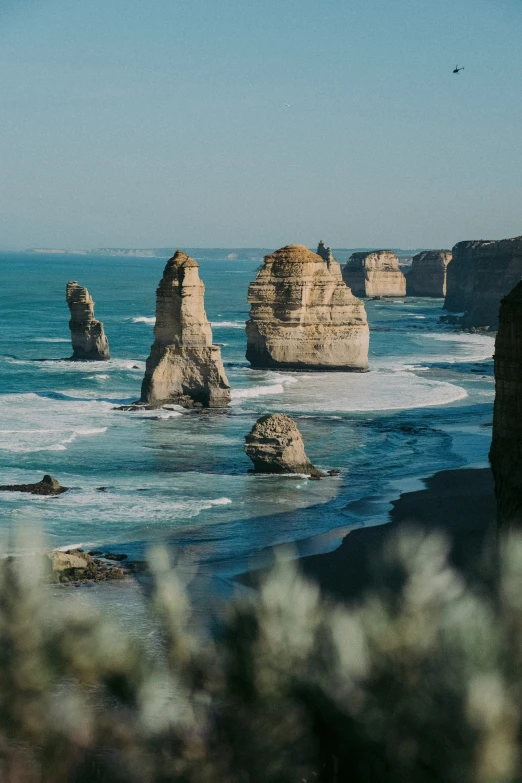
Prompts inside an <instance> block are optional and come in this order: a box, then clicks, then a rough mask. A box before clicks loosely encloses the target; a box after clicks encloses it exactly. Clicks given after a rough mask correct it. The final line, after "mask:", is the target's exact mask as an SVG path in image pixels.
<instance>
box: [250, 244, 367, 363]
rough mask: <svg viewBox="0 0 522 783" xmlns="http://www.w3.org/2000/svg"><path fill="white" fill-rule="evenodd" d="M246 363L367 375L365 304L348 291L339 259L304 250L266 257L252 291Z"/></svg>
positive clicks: (284, 250)
mask: <svg viewBox="0 0 522 783" xmlns="http://www.w3.org/2000/svg"><path fill="white" fill-rule="evenodd" d="M248 302H249V303H250V306H251V309H250V319H249V321H248V322H247V325H246V333H247V352H246V358H247V359H248V361H249V362H250V364H251V365H252V367H257V368H286V369H299V370H345V371H354V372H364V371H366V370H367V369H368V342H369V332H368V323H367V320H366V312H365V309H364V305H363V303H362V302H361V301H360V300H359V299H357V298H356V297H355V296H353V294H352V292H351V291H350V290H349V289H348V288H346V286H345V284H344V283H343V280H342V276H341V268H340V266H339V264H338V262H337V261H335V259H333V256H332V260H330V262H329V263H328V262H327V261H326V260H325V259H324V258H321V256H319V255H317V254H316V253H312V251H311V250H308V248H306V247H305V246H304V245H287V246H286V247H283V248H281V249H280V250H277V251H276V252H275V253H271V254H270V255H268V256H265V261H264V264H263V266H262V267H261V269H260V270H259V272H258V274H257V277H256V279H255V281H254V282H253V283H251V284H250V287H249V289H248Z"/></svg>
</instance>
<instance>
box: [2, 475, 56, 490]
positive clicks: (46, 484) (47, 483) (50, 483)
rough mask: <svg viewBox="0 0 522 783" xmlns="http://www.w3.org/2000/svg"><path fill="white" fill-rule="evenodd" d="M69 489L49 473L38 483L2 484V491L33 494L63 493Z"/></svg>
mask: <svg viewBox="0 0 522 783" xmlns="http://www.w3.org/2000/svg"><path fill="white" fill-rule="evenodd" d="M67 490H68V487H62V486H60V483H59V482H58V481H57V480H56V479H55V478H53V477H52V476H49V474H48V473H46V474H45V476H44V477H43V479H42V480H41V481H37V482H36V484H4V485H3V486H0V492H30V493H31V494H33V495H61V494H62V492H67Z"/></svg>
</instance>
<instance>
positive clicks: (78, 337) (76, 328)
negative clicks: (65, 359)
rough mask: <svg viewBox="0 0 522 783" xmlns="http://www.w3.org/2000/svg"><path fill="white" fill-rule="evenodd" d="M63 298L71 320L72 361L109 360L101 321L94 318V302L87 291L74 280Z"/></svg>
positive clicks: (68, 285)
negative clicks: (65, 300) (67, 306)
mask: <svg viewBox="0 0 522 783" xmlns="http://www.w3.org/2000/svg"><path fill="white" fill-rule="evenodd" d="M65 298H66V299H67V304H68V305H69V310H70V313H71V318H70V320H69V329H70V330H71V342H72V347H73V355H72V358H73V359H83V360H91V361H100V360H106V359H110V353H109V342H108V340H107V338H106V336H105V332H104V330H103V324H102V323H101V321H97V320H96V318H95V317H94V300H93V298H92V296H91V295H90V294H89V292H88V290H87V289H86V288H84V287H83V286H81V285H78V283H77V282H76V280H71V281H70V282H69V283H67V288H66V292H65Z"/></svg>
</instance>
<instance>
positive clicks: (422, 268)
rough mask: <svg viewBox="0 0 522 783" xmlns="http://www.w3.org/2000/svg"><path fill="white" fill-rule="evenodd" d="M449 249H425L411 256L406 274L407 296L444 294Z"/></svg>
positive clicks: (449, 258) (440, 295) (437, 295)
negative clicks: (408, 270) (409, 269)
mask: <svg viewBox="0 0 522 783" xmlns="http://www.w3.org/2000/svg"><path fill="white" fill-rule="evenodd" d="M450 261H451V250H426V251H424V252H423V253H417V255H415V256H413V260H412V263H411V272H410V273H409V274H408V275H407V276H406V293H407V294H408V296H432V297H444V296H446V274H447V268H448V264H449V262H450Z"/></svg>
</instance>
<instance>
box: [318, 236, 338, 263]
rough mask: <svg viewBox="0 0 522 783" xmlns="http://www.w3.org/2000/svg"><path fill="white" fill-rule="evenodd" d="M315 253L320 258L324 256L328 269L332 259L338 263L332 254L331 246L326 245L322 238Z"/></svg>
mask: <svg viewBox="0 0 522 783" xmlns="http://www.w3.org/2000/svg"><path fill="white" fill-rule="evenodd" d="M317 255H318V256H321V258H324V260H325V261H326V265H327V267H328V269H330V264H331V263H332V261H334V262H335V263H338V262H337V260H336V259H335V258H334V254H333V253H332V248H331V247H326V246H325V244H324V242H323V240H322V239H321V241H320V242H319V244H318V246H317Z"/></svg>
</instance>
